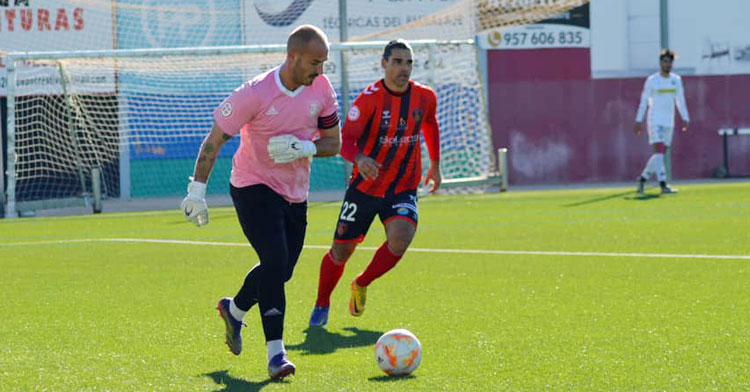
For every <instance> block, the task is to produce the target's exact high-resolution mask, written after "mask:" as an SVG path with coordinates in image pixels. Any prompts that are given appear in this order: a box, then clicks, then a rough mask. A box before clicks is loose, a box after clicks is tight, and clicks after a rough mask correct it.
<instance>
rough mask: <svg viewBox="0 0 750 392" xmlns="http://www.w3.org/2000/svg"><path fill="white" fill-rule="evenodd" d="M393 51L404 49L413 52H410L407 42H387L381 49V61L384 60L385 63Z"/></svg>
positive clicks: (399, 40) (397, 40) (401, 40)
mask: <svg viewBox="0 0 750 392" xmlns="http://www.w3.org/2000/svg"><path fill="white" fill-rule="evenodd" d="M393 49H404V50H408V51H410V52H413V50H411V45H409V43H408V42H406V41H404V40H403V39H401V38H399V39H394V40H392V41H390V42H388V43H387V44H386V45H385V48H384V49H383V59H385V61H388V59H389V58H390V57H391V52H392V51H393Z"/></svg>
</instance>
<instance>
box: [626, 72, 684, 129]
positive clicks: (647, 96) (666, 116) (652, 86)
mask: <svg viewBox="0 0 750 392" xmlns="http://www.w3.org/2000/svg"><path fill="white" fill-rule="evenodd" d="M675 101H676V102H677V108H678V109H679V111H680V114H681V115H682V119H683V120H684V121H690V117H689V116H688V110H687V104H686V103H685V90H684V89H683V88H682V78H681V77H680V76H679V75H677V74H675V73H670V74H669V76H668V77H666V78H665V77H664V76H662V75H661V73H660V72H657V73H655V74H653V75H651V76H649V77H648V78H647V79H646V83H644V85H643V93H641V103H640V105H638V113H637V114H636V116H635V121H636V122H641V121H643V117H644V115H645V114H646V106H649V111H648V124H649V126H658V125H660V126H664V127H669V128H674V107H675Z"/></svg>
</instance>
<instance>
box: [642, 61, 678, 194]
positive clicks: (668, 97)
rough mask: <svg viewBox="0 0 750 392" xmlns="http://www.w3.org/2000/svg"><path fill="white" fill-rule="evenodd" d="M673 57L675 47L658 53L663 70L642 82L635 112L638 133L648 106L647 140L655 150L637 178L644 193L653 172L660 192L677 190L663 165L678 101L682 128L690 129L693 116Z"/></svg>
mask: <svg viewBox="0 0 750 392" xmlns="http://www.w3.org/2000/svg"><path fill="white" fill-rule="evenodd" d="M674 59H675V53H674V52H673V51H671V50H669V49H664V50H662V51H661V54H660V55H659V63H660V66H661V71H660V72H657V73H655V74H653V75H651V76H649V77H648V78H647V79H646V83H645V84H644V85H643V93H641V103H640V105H639V106H638V113H637V114H636V116H635V133H636V134H637V135H640V133H641V130H642V129H643V117H644V116H645V114H646V108H647V107H648V109H649V111H648V143H649V144H651V145H652V146H653V151H654V153H653V155H651V158H649V160H648V162H646V167H644V168H643V172H641V176H640V177H639V178H638V188H637V192H638V194H643V188H644V185H645V183H646V181H648V179H649V178H650V177H651V175H652V174H654V173H656V178H657V180H658V181H659V185H660V186H661V193H676V192H677V189H674V188H671V187H670V186H669V185H668V184H667V172H666V169H665V166H664V152H665V151H666V150H667V148H668V147H669V146H670V145H672V134H673V130H674V107H675V103H676V104H677V108H678V109H679V111H680V115H681V116H682V131H683V132H684V131H687V129H688V123H689V121H690V117H689V116H688V110H687V104H686V103H685V91H684V89H683V86H682V78H681V77H680V75H677V74H675V73H673V72H672V63H673V62H674Z"/></svg>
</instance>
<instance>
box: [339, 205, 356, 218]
mask: <svg viewBox="0 0 750 392" xmlns="http://www.w3.org/2000/svg"><path fill="white" fill-rule="evenodd" d="M356 213H357V204H355V203H349V202H347V201H345V202H344V205H343V206H341V216H340V217H339V219H341V220H343V221H347V222H354V214H356Z"/></svg>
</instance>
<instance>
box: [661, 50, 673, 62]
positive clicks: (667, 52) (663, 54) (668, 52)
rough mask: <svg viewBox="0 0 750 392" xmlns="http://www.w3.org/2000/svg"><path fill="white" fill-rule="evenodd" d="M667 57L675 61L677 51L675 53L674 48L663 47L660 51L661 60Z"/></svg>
mask: <svg viewBox="0 0 750 392" xmlns="http://www.w3.org/2000/svg"><path fill="white" fill-rule="evenodd" d="M667 57H669V59H670V60H672V61H674V59H676V58H677V53H675V52H674V50H672V49H662V50H661V52H660V53H659V60H663V59H665V58H667Z"/></svg>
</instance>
